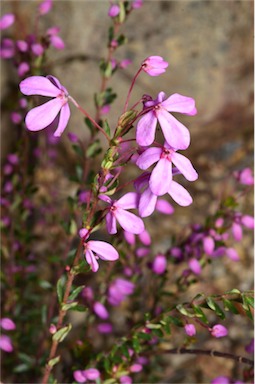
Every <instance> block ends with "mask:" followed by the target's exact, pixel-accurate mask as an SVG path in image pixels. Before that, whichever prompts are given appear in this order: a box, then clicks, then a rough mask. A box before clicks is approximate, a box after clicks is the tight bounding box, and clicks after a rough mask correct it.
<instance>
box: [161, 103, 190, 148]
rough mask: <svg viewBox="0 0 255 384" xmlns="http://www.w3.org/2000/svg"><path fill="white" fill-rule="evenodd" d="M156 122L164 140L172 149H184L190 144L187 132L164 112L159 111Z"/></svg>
mask: <svg viewBox="0 0 255 384" xmlns="http://www.w3.org/2000/svg"><path fill="white" fill-rule="evenodd" d="M158 121H159V123H160V126H161V128H162V131H163V134H164V137H165V140H166V141H167V142H168V144H169V145H171V147H173V148H174V149H186V148H188V146H189V144H190V133H189V130H188V129H187V128H186V127H185V126H184V125H183V124H182V123H180V122H179V121H178V120H177V119H176V118H175V117H173V116H172V115H171V114H170V113H168V112H167V111H166V110H164V109H162V110H160V113H158Z"/></svg>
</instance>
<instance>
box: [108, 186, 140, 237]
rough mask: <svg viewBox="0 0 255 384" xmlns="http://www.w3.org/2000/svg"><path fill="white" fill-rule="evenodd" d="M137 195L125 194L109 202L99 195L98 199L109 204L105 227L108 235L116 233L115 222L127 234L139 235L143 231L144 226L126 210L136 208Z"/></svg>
mask: <svg viewBox="0 0 255 384" xmlns="http://www.w3.org/2000/svg"><path fill="white" fill-rule="evenodd" d="M137 198H138V195H137V193H135V192H129V193H126V194H125V195H124V196H122V197H121V198H120V199H119V200H115V201H113V200H111V199H110V197H109V196H106V195H100V199H101V200H104V201H105V202H107V203H108V204H110V208H109V212H108V213H107V215H106V227H107V230H108V232H109V233H110V234H112V235H113V234H115V233H117V221H118V222H119V224H120V226H121V227H122V228H123V229H124V230H125V231H127V232H131V233H135V234H139V233H141V232H143V231H144V224H143V221H142V219H140V217H137V216H136V215H135V214H134V213H131V212H127V211H126V209H133V208H137Z"/></svg>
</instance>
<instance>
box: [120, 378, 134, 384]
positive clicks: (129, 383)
mask: <svg viewBox="0 0 255 384" xmlns="http://www.w3.org/2000/svg"><path fill="white" fill-rule="evenodd" d="M120 383H121V384H132V383H133V380H132V379H131V377H130V376H121V377H120Z"/></svg>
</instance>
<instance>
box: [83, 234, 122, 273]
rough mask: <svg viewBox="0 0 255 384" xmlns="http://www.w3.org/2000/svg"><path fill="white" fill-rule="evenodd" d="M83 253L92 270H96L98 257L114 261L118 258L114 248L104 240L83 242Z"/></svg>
mask: <svg viewBox="0 0 255 384" xmlns="http://www.w3.org/2000/svg"><path fill="white" fill-rule="evenodd" d="M83 245H84V254H85V258H86V261H87V263H88V264H89V265H90V266H91V269H92V271H93V272H97V270H98V268H99V264H98V261H97V260H98V259H99V258H100V259H102V260H108V261H114V260H117V259H118V258H119V254H118V252H117V251H116V249H115V248H114V247H113V246H112V245H111V244H109V243H106V242H105V241H98V240H90V241H88V242H84V243H83Z"/></svg>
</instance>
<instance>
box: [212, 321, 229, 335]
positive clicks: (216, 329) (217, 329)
mask: <svg viewBox="0 0 255 384" xmlns="http://www.w3.org/2000/svg"><path fill="white" fill-rule="evenodd" d="M209 331H210V332H211V335H212V336H213V337H216V338H220V337H224V336H227V335H228V330H227V328H226V327H224V326H223V325H221V324H216V325H214V326H213V327H212V328H211V329H209Z"/></svg>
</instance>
